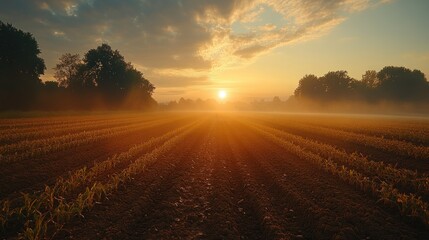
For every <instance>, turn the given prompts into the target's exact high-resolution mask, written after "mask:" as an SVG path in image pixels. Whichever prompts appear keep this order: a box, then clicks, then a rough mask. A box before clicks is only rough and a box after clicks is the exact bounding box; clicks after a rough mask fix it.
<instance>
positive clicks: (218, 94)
mask: <svg viewBox="0 0 429 240" xmlns="http://www.w3.org/2000/svg"><path fill="white" fill-rule="evenodd" d="M217 96H218V98H219V99H220V100H224V99H225V98H226V96H227V94H226V91H225V90H219V92H218V93H217Z"/></svg>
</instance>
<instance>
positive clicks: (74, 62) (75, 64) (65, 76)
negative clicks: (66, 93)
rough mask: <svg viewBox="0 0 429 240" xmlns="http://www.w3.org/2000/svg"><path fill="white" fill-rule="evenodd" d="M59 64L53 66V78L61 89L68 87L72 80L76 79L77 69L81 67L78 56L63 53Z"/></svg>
mask: <svg viewBox="0 0 429 240" xmlns="http://www.w3.org/2000/svg"><path fill="white" fill-rule="evenodd" d="M59 61H60V62H59V63H58V64H57V65H55V67H54V70H55V74H54V77H55V79H57V81H58V82H59V85H60V86H62V87H68V86H70V85H72V84H73V83H71V82H72V81H73V78H76V76H77V74H78V71H79V68H80V67H81V65H82V60H81V59H80V56H79V54H71V53H65V54H63V55H62V56H61V57H60V59H59Z"/></svg>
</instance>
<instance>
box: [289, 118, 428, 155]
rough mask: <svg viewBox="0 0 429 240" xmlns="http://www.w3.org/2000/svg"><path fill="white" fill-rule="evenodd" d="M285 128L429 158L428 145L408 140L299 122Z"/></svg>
mask: <svg viewBox="0 0 429 240" xmlns="http://www.w3.org/2000/svg"><path fill="white" fill-rule="evenodd" d="M287 128H291V129H296V130H298V131H302V132H308V133H311V134H315V133H316V134H318V135H322V136H324V137H330V138H334V139H337V140H341V141H344V142H348V143H353V144H359V145H362V146H368V147H373V148H377V149H380V150H383V151H386V152H391V153H394V154H396V155H399V156H404V157H411V158H414V159H429V147H425V146H416V145H414V144H412V143H409V142H404V141H399V140H393V139H386V138H381V137H374V136H368V135H364V134H358V133H352V132H347V131H342V130H335V129H330V128H325V127H315V126H310V125H305V124H299V123H297V124H293V125H292V124H291V125H288V126H287Z"/></svg>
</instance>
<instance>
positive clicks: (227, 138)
mask: <svg viewBox="0 0 429 240" xmlns="http://www.w3.org/2000/svg"><path fill="white" fill-rule="evenodd" d="M200 115H204V117H201V116H198V117H197V116H194V117H193V118H200V119H203V120H202V124H201V125H199V126H198V127H196V128H194V129H193V130H192V131H191V132H190V133H189V134H188V135H186V137H185V138H184V140H182V141H181V142H180V143H178V144H176V145H175V146H174V147H173V148H172V149H171V150H169V151H168V152H166V153H163V154H162V155H161V156H160V157H158V158H157V159H156V160H155V161H152V162H150V163H149V164H148V165H147V167H146V168H145V170H144V171H143V172H141V173H139V174H138V175H136V176H134V177H133V178H132V179H131V181H128V182H126V183H125V184H122V185H121V186H120V187H119V189H118V190H117V191H115V192H112V193H109V195H108V197H107V198H105V199H103V200H102V201H101V202H100V203H99V204H97V205H95V207H93V208H91V209H87V210H85V211H84V213H83V216H75V217H74V218H72V219H71V221H69V222H67V223H66V224H65V225H64V227H63V229H62V230H61V231H59V232H58V233H57V234H56V235H55V238H56V239H429V230H428V228H427V227H426V226H425V225H424V224H422V223H421V222H419V221H416V220H415V219H412V218H408V217H407V216H404V215H401V214H400V212H399V211H398V210H397V209H395V208H392V207H387V206H385V205H383V204H382V203H381V202H380V201H378V200H379V199H377V198H376V197H374V196H373V195H370V194H369V193H366V192H363V191H361V190H359V189H357V188H356V187H354V186H352V185H349V184H347V183H346V182H343V181H342V180H341V179H340V178H338V177H336V176H334V175H331V174H329V173H327V172H325V171H323V170H322V169H321V168H320V167H318V166H316V165H315V164H314V163H312V162H311V161H309V160H307V159H305V158H303V157H301V156H298V155H295V154H293V153H291V152H288V151H286V150H285V149H284V148H282V147H281V146H278V145H276V144H274V143H272V142H270V141H268V140H267V139H266V138H264V137H263V136H261V135H260V134H258V132H256V131H255V130H253V129H252V128H251V127H249V126H248V125H246V124H244V123H243V119H244V121H249V122H251V121H252V120H250V119H251V118H247V116H246V115H235V114H230V113H205V114H200ZM258 117H261V116H258ZM189 121H190V118H185V119H184V118H180V120H179V119H178V120H174V121H172V122H168V123H165V124H163V125H159V126H157V127H155V128H153V129H149V130H147V131H143V130H142V131H139V132H136V133H134V134H126V135H123V136H119V137H118V138H120V139H116V140H115V144H112V142H109V139H106V140H103V141H102V142H101V143H93V144H91V145H89V146H81V147H78V148H75V149H69V150H64V151H62V152H58V153H53V154H52V155H49V156H43V157H40V158H38V159H35V161H36V163H35V165H34V166H35V168H34V169H33V170H30V171H28V172H26V170H25V169H24V168H25V166H29V165H30V166H31V164H32V163H31V161H30V160H28V161H26V163H27V164H20V163H14V164H12V165H11V166H6V167H5V168H4V169H3V170H0V172H1V173H2V176H0V186H2V187H3V190H2V191H1V192H2V193H3V194H4V195H3V197H13V196H14V194H16V193H17V192H19V191H23V192H25V191H36V190H37V189H38V188H41V187H42V186H43V185H49V184H50V183H51V182H53V181H54V179H55V177H58V176H62V175H64V174H65V172H67V171H72V170H75V169H78V168H79V167H82V166H88V167H90V166H92V164H93V162H94V161H103V159H107V158H108V157H109V156H111V155H113V154H115V153H120V152H122V151H126V149H128V148H130V147H132V145H133V144H136V143H139V142H141V141H144V140H145V139H148V138H150V137H154V136H156V135H161V134H163V133H165V132H168V131H170V130H171V129H174V128H177V127H179V126H183V125H184V124H185V123H186V122H189ZM267 122H269V121H266V122H265V123H264V124H265V125H269V124H268V123H267ZM316 123H317V122H316ZM285 129H286V128H285ZM292 133H293V134H298V135H299V134H300V133H301V132H298V131H295V132H292ZM302 133H303V134H302V135H303V136H305V137H306V138H310V139H311V134H309V133H308V132H305V134H304V132H302ZM314 136H315V140H317V141H319V142H323V138H322V136H321V135H317V134H315V135H314ZM108 143H109V144H108ZM327 143H328V144H335V145H337V146H338V147H339V148H344V149H345V150H347V151H349V150H350V151H351V150H353V151H358V150H359V152H360V153H362V154H364V155H365V154H366V153H365V149H364V148H363V147H361V146H358V147H356V146H355V147H354V146H350V145H347V144H342V143H341V142H340V141H338V140H335V139H327ZM148 151H150V150H148ZM376 151H377V149H372V148H371V149H369V150H368V153H367V155H371V156H382V157H386V158H387V157H389V154H392V153H386V152H383V153H382V154H379V155H375V154H374V152H376ZM142 154H143V153H142ZM391 157H394V158H395V161H399V160H398V159H399V157H397V156H395V155H394V154H392V156H391ZM74 159H75V161H74ZM382 160H383V159H380V161H382ZM403 160H404V161H406V159H403ZM85 161H86V162H85ZM28 164H29V165H28ZM404 165H406V164H404ZM61 166H64V167H61ZM413 166H415V165H413ZM14 170H15V171H16V172H15V173H14ZM14 177H15V178H19V179H18V180H16V181H15V180H14ZM38 178H40V181H39V182H37V181H36V179H38ZM9 236H10V237H11V238H14V236H13V234H10V233H8V235H7V237H9Z"/></svg>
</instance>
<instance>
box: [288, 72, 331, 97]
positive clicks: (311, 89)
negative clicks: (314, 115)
mask: <svg viewBox="0 0 429 240" xmlns="http://www.w3.org/2000/svg"><path fill="white" fill-rule="evenodd" d="M294 94H295V97H296V98H301V99H320V98H322V96H323V94H324V88H323V85H322V83H321V82H320V81H319V78H317V76H315V75H312V74H310V75H305V76H304V77H303V78H301V80H299V85H298V87H297V88H296V90H295V92H294Z"/></svg>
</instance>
